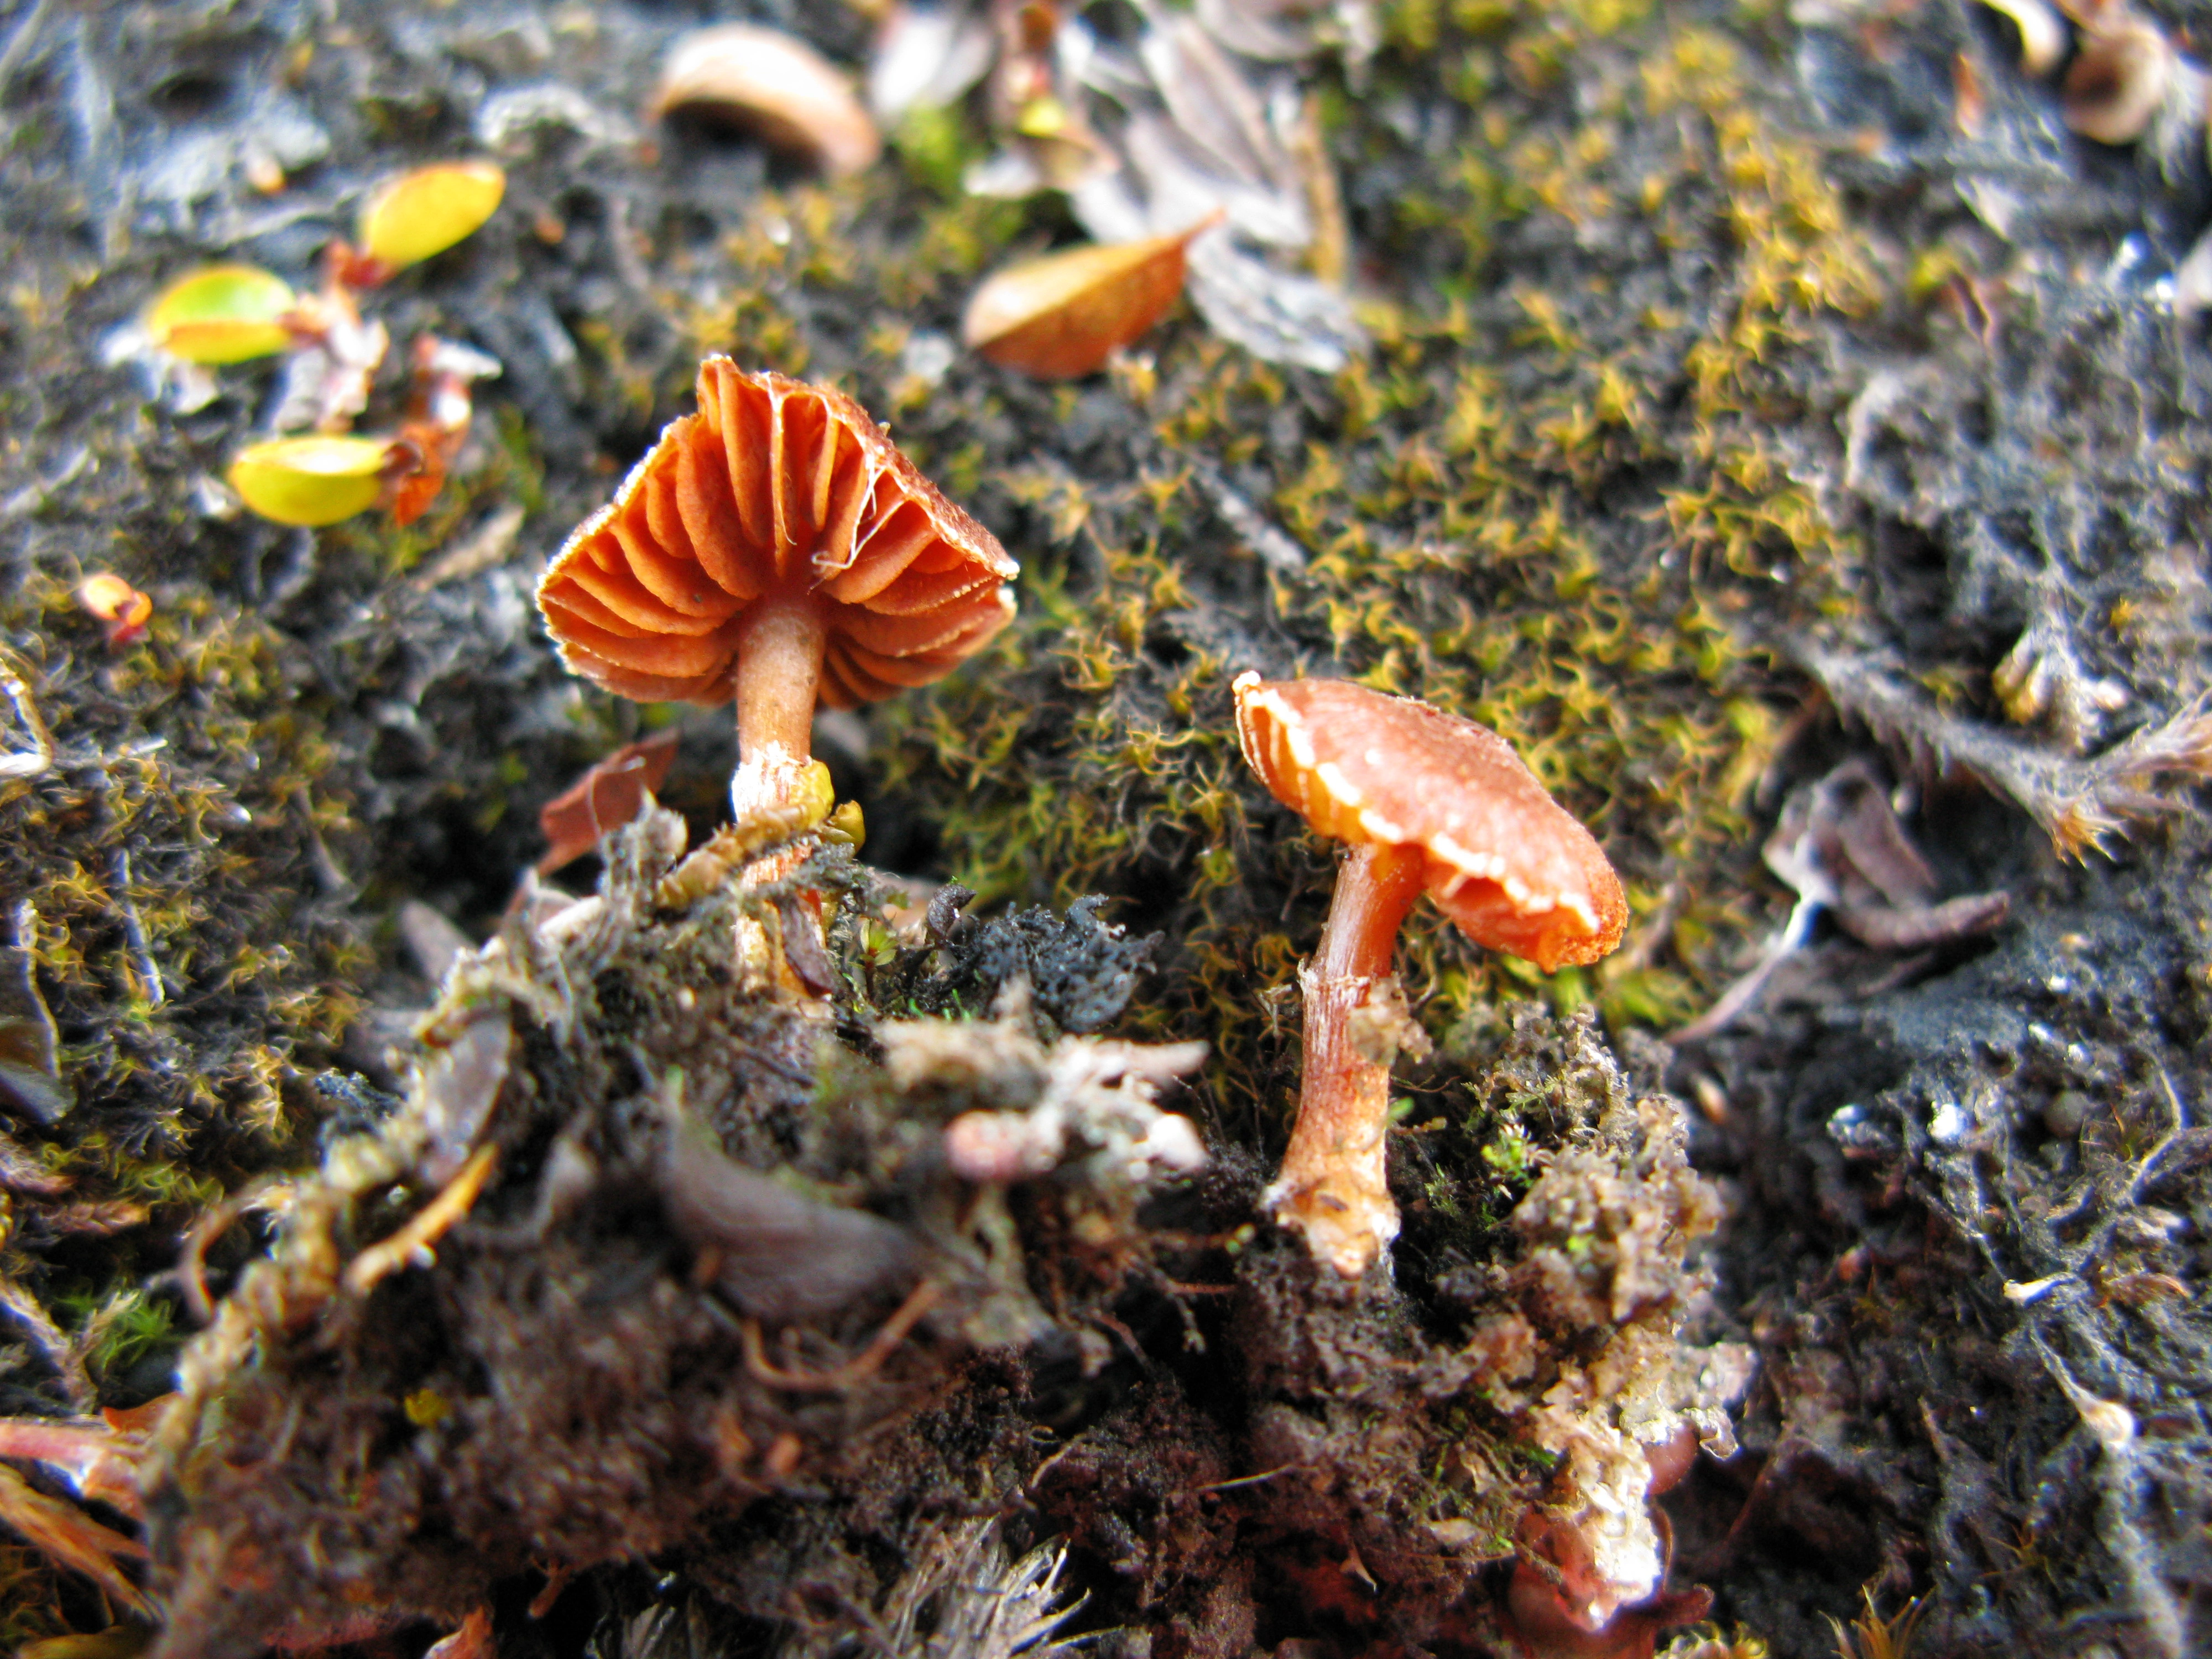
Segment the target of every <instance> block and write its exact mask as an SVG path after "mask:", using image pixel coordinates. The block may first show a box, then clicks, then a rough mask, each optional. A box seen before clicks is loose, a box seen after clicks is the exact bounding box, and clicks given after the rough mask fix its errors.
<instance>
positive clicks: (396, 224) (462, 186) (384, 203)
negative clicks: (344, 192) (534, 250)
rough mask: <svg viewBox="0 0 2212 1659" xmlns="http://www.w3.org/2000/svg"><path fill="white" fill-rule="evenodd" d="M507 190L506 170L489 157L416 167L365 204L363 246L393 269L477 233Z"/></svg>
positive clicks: (363, 212)
mask: <svg viewBox="0 0 2212 1659" xmlns="http://www.w3.org/2000/svg"><path fill="white" fill-rule="evenodd" d="M506 194H507V174H506V173H505V172H503V171H502V170H501V168H499V167H495V166H494V165H493V164H492V163H491V162H489V161H449V162H446V163H443V164H442V165H441V166H437V167H417V168H416V169H415V171H414V172H412V173H402V174H401V175H400V176H399V177H398V178H397V179H392V181H391V182H390V183H388V184H386V185H380V186H379V187H378V189H377V190H376V191H374V193H373V194H372V195H371V196H370V197H369V198H368V200H367V201H366V202H364V203H362V209H361V223H360V227H359V230H360V238H361V246H362V252H364V253H366V254H368V256H369V258H372V259H374V260H376V261H377V262H378V263H380V264H383V265H386V266H387V267H389V268H390V269H391V270H403V269H404V268H405V267H406V266H409V265H411V264H419V263H420V262H421V261H422V260H424V259H427V258H429V257H430V256H431V255H432V254H434V253H443V252H445V251H446V250H447V248H449V247H451V246H453V244H454V243H456V242H459V241H461V240H464V239H465V238H467V237H469V236H471V235H473V234H475V233H476V231H477V228H479V227H480V226H482V225H483V222H484V221H485V220H487V219H489V218H490V217H491V216H492V211H493V210H494V209H495V208H497V207H498V206H499V203H500V198H501V197H502V196H504V195H506Z"/></svg>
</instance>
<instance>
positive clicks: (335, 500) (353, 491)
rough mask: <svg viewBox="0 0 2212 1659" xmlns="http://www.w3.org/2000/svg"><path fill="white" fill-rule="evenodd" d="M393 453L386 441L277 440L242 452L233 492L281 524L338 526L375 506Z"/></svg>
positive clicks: (232, 479) (234, 464)
mask: <svg viewBox="0 0 2212 1659" xmlns="http://www.w3.org/2000/svg"><path fill="white" fill-rule="evenodd" d="M391 448H392V443H391V441H390V440H389V439H386V438H338V437H326V436H323V435H310V436H307V437H300V438H272V439H270V441H268V442H266V443H258V444H252V445H249V446H248V447H246V448H245V449H242V450H240V452H239V455H238V459H236V460H234V461H233V462H232V463H231V464H230V474H229V477H230V487H231V488H232V489H235V490H236V491H237V492H238V493H239V496H240V499H241V500H243V501H245V503H246V506H248V507H251V508H252V509H253V511H254V512H256V513H259V514H260V515H261V516H262V517H263V518H264V519H273V520H276V522H277V523H278V524H296V525H325V524H336V523H337V521H338V520H341V519H350V518H351V517H353V515H354V514H355V513H365V512H367V511H368V509H369V508H370V507H374V506H375V505H376V498H377V497H378V496H379V495H381V494H382V493H383V489H384V464H385V458H386V455H387V454H388V453H389V452H390V451H391Z"/></svg>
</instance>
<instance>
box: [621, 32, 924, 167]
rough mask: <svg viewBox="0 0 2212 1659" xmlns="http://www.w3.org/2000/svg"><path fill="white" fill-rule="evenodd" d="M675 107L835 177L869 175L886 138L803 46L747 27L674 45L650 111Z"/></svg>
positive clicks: (825, 63)
mask: <svg viewBox="0 0 2212 1659" xmlns="http://www.w3.org/2000/svg"><path fill="white" fill-rule="evenodd" d="M678 109H684V110H696V111H700V112H711V113H714V114H718V115H720V116H722V117H724V118H726V119H728V120H731V121H734V122H736V123H737V124H738V125H741V126H745V127H750V128H751V129H752V130H753V131H756V132H757V133H759V134H760V136H761V137H763V139H764V140H766V141H767V142H768V143H770V144H772V145H774V146H775V147H776V148H777V149H790V150H796V151H798V152H799V153H800V154H802V155H805V156H807V157H808V158H809V159H810V160H811V161H813V162H814V164H815V165H816V166H817V167H821V168H822V169H823V171H824V172H826V173H831V174H833V175H835V176H836V177H839V178H843V177H845V176H846V175H848V174H849V173H860V172H864V171H866V169H867V168H869V167H872V166H874V165H875V162H876V158H877V157H878V156H879V155H882V154H883V139H882V138H881V137H880V136H878V133H877V131H876V124H875V122H874V120H873V119H872V118H870V116H869V114H868V112H867V111H866V108H864V107H863V106H861V103H860V100H859V99H858V98H856V97H854V95H853V87H852V81H851V77H849V76H847V75H846V74H845V73H844V71H842V70H840V69H838V68H837V67H836V65H834V64H831V63H829V60H827V59H826V58H823V57H822V55H821V54H820V53H818V52H816V51H815V50H814V48H813V47H811V46H808V45H806V44H805V42H804V41H802V40H794V39H793V37H792V36H790V35H787V34H783V33H779V32H778V31H776V30H775V29H764V28H757V27H753V26H752V25H751V24H749V23H726V24H723V25H721V26H720V27H716V28H708V29H698V30H695V31H694V32H693V33H690V34H686V35H684V36H682V37H681V38H680V39H678V41H677V42H676V45H675V46H674V48H673V49H672V50H671V52H669V54H668V60H667V62H666V63H665V64H663V65H662V66H661V70H660V84H659V87H658V88H656V89H655V90H654V92H653V114H655V115H656V116H659V115H665V114H667V113H668V112H670V111H671V110H678Z"/></svg>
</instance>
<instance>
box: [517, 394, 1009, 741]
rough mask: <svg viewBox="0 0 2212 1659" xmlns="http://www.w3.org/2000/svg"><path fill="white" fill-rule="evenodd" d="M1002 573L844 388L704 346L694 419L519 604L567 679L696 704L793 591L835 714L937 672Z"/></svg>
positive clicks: (723, 689) (580, 532)
mask: <svg viewBox="0 0 2212 1659" xmlns="http://www.w3.org/2000/svg"><path fill="white" fill-rule="evenodd" d="M1020 571H1021V567H1020V566H1019V565H1018V564H1016V563H1015V562H1013V560H1012V559H1010V558H1008V557H1007V556H1006V550H1005V549H1004V548H1002V547H1000V545H999V543H998V540H997V538H995V537H994V536H993V535H992V534H991V532H989V531H987V530H986V529H984V528H983V526H981V525H980V524H977V523H976V522H975V520H973V519H971V518H969V516H968V515H967V514H966V513H963V512H962V511H961V510H960V509H959V508H958V507H955V506H953V505H952V503H951V502H950V501H946V500H945V497H944V496H942V495H939V494H938V493H937V487H936V486H935V485H934V484H933V483H930V482H929V480H928V479H927V478H925V477H922V476H921V473H920V472H918V471H915V466H914V463H913V462H911V461H909V460H908V459H907V458H906V457H905V456H903V455H902V454H900V453H899V452H898V451H897V449H896V447H893V445H892V443H891V441H890V437H889V436H888V435H886V434H885V433H884V429H883V428H881V427H879V426H878V425H877V424H876V423H875V422H873V421H872V420H870V419H869V418H868V414H867V411H866V410H864V409H862V408H861V407H860V404H856V403H854V401H853V400H852V399H851V398H848V397H846V396H845V395H844V394H843V393H842V392H836V391H832V390H831V389H830V388H829V387H828V386H809V385H807V384H806V383H805V382H804V381H801V380H788V379H787V378H786V377H784V376H783V375H781V374H769V373H766V372H763V373H760V374H746V373H744V371H743V370H741V369H739V368H738V367H737V365H736V364H734V363H732V362H731V361H730V360H729V359H728V358H726V357H709V358H708V360H707V361H706V362H703V363H702V364H700V365H699V412H698V413H697V414H696V415H686V416H683V417H682V418H681V419H680V420H677V421H674V422H671V423H670V424H669V426H668V428H667V429H666V430H665V431H664V432H663V433H662V434H661V435H660V441H659V443H657V444H655V445H654V446H653V449H652V451H651V453H648V454H647V456H646V457H645V459H643V460H641V461H640V462H639V463H638V464H637V465H636V466H635V467H634V468H633V469H632V470H631V471H630V475H629V477H628V478H626V479H624V480H623V486H622V488H621V489H619V490H617V492H616V494H615V498H614V500H613V501H611V503H609V504H608V505H607V506H606V507H602V508H601V509H600V510H599V512H597V513H593V514H592V516H591V517H590V518H588V519H586V520H584V522H583V523H582V524H581V525H580V526H577V528H576V532H575V533H574V535H572V536H570V537H569V538H568V542H567V544H565V545H563V546H562V549H561V551H560V553H559V554H558V555H557V556H556V557H555V559H554V561H553V563H552V565H551V566H550V568H548V569H547V570H546V572H545V578H544V580H543V581H541V582H540V583H539V584H538V609H539V610H540V611H543V612H544V616H545V626H546V628H547V629H548V630H549V631H550V633H551V634H552V635H553V637H554V639H555V641H556V642H557V643H558V644H559V645H560V647H561V655H562V659H563V660H564V661H566V662H567V663H568V666H569V667H570V668H572V669H574V671H576V672H577V673H579V674H582V675H584V676H586V677H587V678H591V679H593V680H596V681H598V682H599V684H601V685H604V686H605V687H606V688H607V690H610V691H615V692H618V693H620V694H621V695H622V696H626V697H635V698H637V699H638V700H640V701H641V702H659V701H662V700H667V699H682V700H684V701H686V702H697V703H708V704H712V703H718V702H728V701H729V699H730V696H731V694H732V690H733V689H734V678H733V659H734V656H735V653H736V649H737V641H738V633H739V629H740V624H741V623H742V622H743V619H744V611H745V609H746V607H747V606H749V605H751V603H752V602H753V601H754V600H755V599H760V598H762V597H763V596H770V597H776V598H795V597H799V596H802V595H811V596H812V597H813V598H814V599H816V600H817V602H818V603H819V604H820V605H821V608H822V612H823V623H824V626H825V631H826V633H827V635H828V644H827V646H826V647H825V650H824V654H823V673H822V686H821V696H822V701H823V702H826V703H829V705H831V706H832V707H833V708H849V707H851V706H852V705H853V704H854V703H856V702H867V701H869V700H871V699H872V698H876V697H884V696H890V694H891V693H892V692H894V691H896V690H898V689H899V688H900V687H902V686H908V685H924V684H927V683H928V682H930V681H931V680H933V679H937V678H940V677H941V676H943V675H945V674H947V673H949V672H951V670H952V669H953V668H954V667H955V666H957V665H958V664H959V663H960V662H961V660H962V659H964V658H966V657H967V656H969V654H970V653H973V652H975V650H977V649H978V648H979V647H981V646H982V644H983V643H984V642H985V641H987V640H988V639H989V638H990V637H991V635H994V634H995V633H997V632H998V631H999V629H1001V628H1003V627H1005V626H1006V623H1007V622H1008V621H1009V620H1010V619H1011V618H1012V616H1013V614H1014V599H1013V595H1012V593H1011V592H1008V591H1007V589H1006V583H1007V582H1008V581H1009V580H1011V579H1012V578H1013V577H1014V576H1016V575H1018V574H1020Z"/></svg>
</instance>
